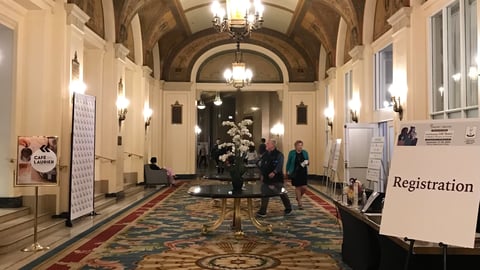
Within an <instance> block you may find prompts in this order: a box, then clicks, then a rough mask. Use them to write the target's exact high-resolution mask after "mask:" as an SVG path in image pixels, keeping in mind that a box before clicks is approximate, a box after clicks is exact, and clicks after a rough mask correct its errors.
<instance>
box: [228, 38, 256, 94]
mask: <svg viewBox="0 0 480 270" xmlns="http://www.w3.org/2000/svg"><path fill="white" fill-rule="evenodd" d="M242 58H243V57H242V52H241V51H240V42H239V41H237V50H236V51H235V62H233V63H232V69H229V68H227V69H226V70H225V72H224V73H223V77H224V78H225V80H226V82H227V84H229V85H233V87H235V88H237V89H238V90H240V88H242V87H244V86H245V85H250V82H251V81H252V76H253V73H252V70H250V69H249V68H246V67H245V63H244V62H243V59H242Z"/></svg>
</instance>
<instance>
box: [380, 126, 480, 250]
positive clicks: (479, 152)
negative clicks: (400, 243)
mask: <svg viewBox="0 0 480 270" xmlns="http://www.w3.org/2000/svg"><path fill="white" fill-rule="evenodd" d="M479 127H480V120H478V119H476V120H450V121H449V120H445V121H438V120H437V121H423V122H412V123H407V124H405V125H403V126H402V129H401V132H400V134H399V135H398V137H397V146H395V149H394V155H393V159H392V165H391V169H390V174H389V177H388V183H387V190H386V196H385V204H384V208H383V213H382V223H381V226H380V233H381V234H384V235H391V236H398V237H402V238H403V237H408V238H410V239H416V240H423V241H429V242H434V243H440V242H442V243H444V244H448V245H455V246H462V247H469V248H473V247H474V242H475V227H476V221H477V213H478V205H479V199H480V192H479V190H480V166H479V161H480V137H477V130H480V128H479Z"/></svg>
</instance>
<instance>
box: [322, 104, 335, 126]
mask: <svg viewBox="0 0 480 270" xmlns="http://www.w3.org/2000/svg"><path fill="white" fill-rule="evenodd" d="M323 114H324V115H325V118H326V120H327V125H328V126H329V127H330V129H333V115H334V114H335V111H334V110H333V108H332V107H327V108H325V110H324V111H323Z"/></svg>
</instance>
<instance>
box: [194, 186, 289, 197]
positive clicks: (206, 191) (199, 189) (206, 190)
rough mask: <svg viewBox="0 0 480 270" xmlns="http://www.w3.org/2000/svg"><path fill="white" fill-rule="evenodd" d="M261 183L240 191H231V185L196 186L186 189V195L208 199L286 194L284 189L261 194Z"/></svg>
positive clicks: (245, 187)
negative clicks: (273, 192) (274, 192)
mask: <svg viewBox="0 0 480 270" xmlns="http://www.w3.org/2000/svg"><path fill="white" fill-rule="evenodd" d="M261 187H262V184H261V183H251V184H250V183H247V184H245V185H244V188H243V189H242V190H240V191H232V185H198V186H192V187H190V188H189V189H188V194H190V195H193V196H199V197H210V198H261V197H273V196H278V195H280V194H282V193H286V192H287V191H286V190H285V189H282V192H280V193H278V194H263V193H262V190H261Z"/></svg>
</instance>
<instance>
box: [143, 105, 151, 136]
mask: <svg viewBox="0 0 480 270" xmlns="http://www.w3.org/2000/svg"><path fill="white" fill-rule="evenodd" d="M152 114H153V110H152V109H150V108H149V107H146V106H145V108H143V120H144V121H145V131H147V128H148V127H149V126H150V121H151V120H152Z"/></svg>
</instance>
